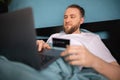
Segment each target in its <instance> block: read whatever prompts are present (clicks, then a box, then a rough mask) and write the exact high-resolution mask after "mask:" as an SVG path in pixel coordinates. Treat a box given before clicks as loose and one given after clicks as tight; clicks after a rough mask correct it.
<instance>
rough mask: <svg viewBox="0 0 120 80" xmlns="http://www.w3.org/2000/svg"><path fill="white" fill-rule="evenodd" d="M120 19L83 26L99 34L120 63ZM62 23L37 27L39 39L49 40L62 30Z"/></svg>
mask: <svg viewBox="0 0 120 80" xmlns="http://www.w3.org/2000/svg"><path fill="white" fill-rule="evenodd" d="M119 27H120V19H116V20H106V21H99V22H89V23H84V24H82V26H81V28H82V29H86V30H89V31H91V32H93V33H96V34H98V35H99V36H100V37H101V39H102V41H103V42H104V44H105V45H106V46H107V47H108V49H109V50H110V51H111V53H112V55H113V56H114V57H115V58H116V60H117V61H118V63H119V64H120V49H119V48H120V42H119V41H120V35H119V34H120V31H119V29H120V28H119ZM62 30H63V29H62V25H58V26H49V27H45V28H37V29H36V34H37V39H43V40H45V41H46V40H47V39H48V37H49V36H50V35H51V34H54V33H56V32H60V31H62Z"/></svg>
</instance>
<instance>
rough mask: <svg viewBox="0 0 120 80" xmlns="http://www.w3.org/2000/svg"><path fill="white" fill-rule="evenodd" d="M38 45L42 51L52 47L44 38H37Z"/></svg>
mask: <svg viewBox="0 0 120 80" xmlns="http://www.w3.org/2000/svg"><path fill="white" fill-rule="evenodd" d="M36 43H37V46H38V51H42V50H43V49H50V48H51V47H50V46H49V44H47V43H45V42H44V41H43V40H37V41H36Z"/></svg>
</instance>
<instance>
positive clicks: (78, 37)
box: [47, 32, 116, 62]
mask: <svg viewBox="0 0 120 80" xmlns="http://www.w3.org/2000/svg"><path fill="white" fill-rule="evenodd" d="M53 37H54V38H63V39H69V40H70V45H78V46H79V45H84V46H85V47H86V48H87V49H88V50H89V51H90V52H91V53H93V54H94V55H96V56H98V57H99V58H101V59H103V60H104V61H107V62H113V61H116V60H115V58H114V57H113V56H112V55H111V53H110V51H109V50H108V48H107V47H106V46H105V45H104V43H103V42H102V40H101V39H100V37H99V35H97V34H94V33H90V32H81V33H80V34H66V33H64V32H60V33H55V34H53V35H51V36H50V37H49V39H48V40H47V43H52V38H53Z"/></svg>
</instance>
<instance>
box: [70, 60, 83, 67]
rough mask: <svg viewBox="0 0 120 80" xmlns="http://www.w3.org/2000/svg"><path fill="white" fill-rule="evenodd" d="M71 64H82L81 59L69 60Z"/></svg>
mask: <svg viewBox="0 0 120 80" xmlns="http://www.w3.org/2000/svg"><path fill="white" fill-rule="evenodd" d="M68 63H69V64H70V65H75V66H81V62H80V60H72V61H69V62H68Z"/></svg>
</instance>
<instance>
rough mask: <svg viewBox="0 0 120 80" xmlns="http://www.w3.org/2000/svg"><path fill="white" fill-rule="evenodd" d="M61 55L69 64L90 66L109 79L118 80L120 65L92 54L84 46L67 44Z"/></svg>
mask: <svg viewBox="0 0 120 80" xmlns="http://www.w3.org/2000/svg"><path fill="white" fill-rule="evenodd" d="M61 56H63V57H65V60H66V61H67V62H68V63H69V64H71V65H77V66H83V67H91V68H93V69H95V70H96V71H97V72H99V73H100V74H102V75H104V76H105V77H107V78H108V79H110V80H120V65H118V63H117V62H112V63H108V62H106V61H104V60H102V59H101V58H99V57H97V56H95V55H93V54H92V53H91V52H90V51H89V50H88V49H87V48H86V47H85V46H68V47H67V49H66V50H65V51H64V52H62V53H61Z"/></svg>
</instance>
